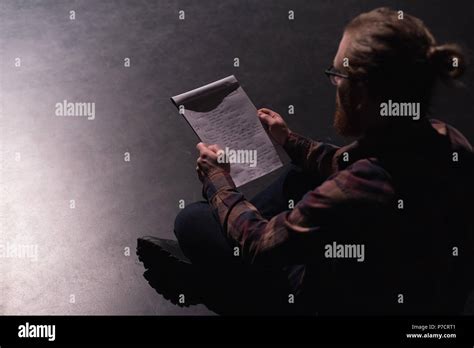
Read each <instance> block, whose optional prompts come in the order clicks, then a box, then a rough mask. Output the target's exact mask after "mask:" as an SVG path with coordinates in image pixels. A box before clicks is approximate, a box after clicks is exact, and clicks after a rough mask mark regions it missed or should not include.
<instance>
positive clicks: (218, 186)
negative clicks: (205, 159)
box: [202, 169, 236, 201]
mask: <svg viewBox="0 0 474 348" xmlns="http://www.w3.org/2000/svg"><path fill="white" fill-rule="evenodd" d="M226 188H227V189H235V188H236V186H235V183H234V180H233V179H232V177H231V176H230V173H229V172H228V171H226V170H223V169H218V170H213V171H212V172H210V173H209V174H207V175H205V176H204V180H203V187H202V194H203V197H204V198H206V199H207V200H208V201H210V200H211V199H212V197H214V195H215V194H216V193H218V192H219V191H220V190H223V189H226Z"/></svg>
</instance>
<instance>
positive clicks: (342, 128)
mask: <svg viewBox="0 0 474 348" xmlns="http://www.w3.org/2000/svg"><path fill="white" fill-rule="evenodd" d="M333 125H334V128H335V129H336V132H337V133H338V134H339V135H342V136H346V137H355V136H359V135H361V134H362V129H361V118H360V115H359V113H357V112H356V111H355V110H353V107H352V105H351V103H350V97H349V96H347V95H346V96H345V97H344V93H343V97H342V98H341V97H340V94H339V91H338V92H337V93H336V111H335V112H334V124H333Z"/></svg>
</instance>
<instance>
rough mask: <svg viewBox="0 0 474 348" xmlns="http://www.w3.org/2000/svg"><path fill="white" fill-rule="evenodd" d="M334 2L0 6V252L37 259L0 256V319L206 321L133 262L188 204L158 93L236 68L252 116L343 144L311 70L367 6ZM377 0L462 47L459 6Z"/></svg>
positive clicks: (327, 59)
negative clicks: (28, 252) (76, 110)
mask: <svg viewBox="0 0 474 348" xmlns="http://www.w3.org/2000/svg"><path fill="white" fill-rule="evenodd" d="M344 3H345V4H344V5H341V4H340V2H337V5H336V4H334V3H333V2H329V1H319V2H318V1H316V2H315V1H279V2H276V1H275V2H270V1H256V0H252V1H243V0H242V1H234V0H233V1H222V2H221V1H217V0H216V1H211V0H206V1H199V2H197V1H177V0H176V1H163V0H159V1H110V0H107V1H100V2H99V1H92V0H90V1H86V0H84V1H70V0H67V1H59V0H58V1H41V2H39V1H13V0H8V1H6V0H1V1H0V10H1V11H0V16H1V17H0V40H1V41H0V49H1V51H0V52H1V53H0V54H1V62H0V64H1V76H0V78H1V93H0V96H1V119H0V131H1V133H0V144H1V177H0V179H1V186H0V189H1V192H0V196H1V198H0V204H1V205H0V218H1V231H0V232H1V234H0V243H3V244H2V245H4V246H6V245H7V244H8V245H10V246H12V245H14V246H32V247H36V248H37V260H36V261H35V260H34V259H32V258H20V257H4V258H1V259H0V277H1V280H0V314H111V315H115V314H131V315H135V314H137V315H153V314H160V315H167V314H179V315H187V314H212V313H211V312H209V311H208V310H207V309H206V308H204V307H203V306H196V307H191V308H188V309H180V308H178V307H176V306H174V305H172V304H170V303H168V302H167V301H166V300H164V299H163V298H162V297H161V296H160V295H158V294H157V293H156V292H155V291H154V290H153V289H152V288H151V287H150V286H149V285H148V283H147V282H146V281H145V279H144V278H143V277H142V273H143V266H142V264H141V263H139V261H138V259H137V257H136V255H135V247H136V239H137V237H139V236H142V235H156V236H161V237H164V238H173V231H172V228H173V222H174V217H175V215H176V214H177V213H178V211H179V207H178V201H179V200H180V199H183V200H184V201H185V202H186V203H191V202H193V201H195V200H198V199H200V198H201V196H200V195H201V186H200V183H199V181H198V179H197V177H196V175H195V171H194V168H195V160H196V156H197V154H196V151H195V149H194V146H195V144H196V142H197V139H196V137H195V135H194V133H193V132H192V130H191V129H190V128H189V127H188V125H187V124H186V122H185V121H184V120H183V119H182V118H181V116H180V115H179V114H178V113H177V110H176V109H175V107H174V106H173V105H172V104H171V102H170V101H169V97H170V96H173V95H176V94H178V93H181V92H184V91H186V90H189V89H191V88H195V87H197V86H200V85H202V84H204V83H208V82H211V81H214V80H217V79H219V78H222V77H225V76H228V75H231V74H234V75H235V76H236V77H237V78H238V79H239V81H240V82H241V84H242V85H243V87H244V89H245V90H246V91H247V93H248V94H249V96H250V98H251V99H252V100H253V101H254V103H255V105H256V106H257V107H262V106H266V107H270V108H273V109H275V110H277V111H280V112H281V113H282V115H284V116H285V117H287V119H288V122H289V124H290V126H291V127H292V128H293V129H295V130H296V131H298V132H301V133H304V134H306V135H310V136H314V137H318V138H320V139H322V140H326V141H332V142H336V143H339V144H342V139H340V138H338V137H337V136H336V135H335V134H334V132H333V130H332V128H331V124H332V119H331V115H332V113H333V100H334V90H333V88H332V86H331V85H330V84H329V83H328V81H327V80H326V79H325V77H324V75H323V74H322V71H323V70H324V69H325V68H326V67H327V66H328V65H330V63H331V61H332V58H333V55H334V53H335V52H336V49H337V43H338V40H339V37H340V34H341V31H342V28H343V25H344V24H345V23H346V22H347V21H348V20H349V19H350V18H352V17H353V16H355V15H356V14H358V13H359V12H361V11H364V10H369V9H372V8H374V7H377V6H380V5H381V2H380V1H366V2H363V3H362V2H361V3H360V4H359V2H357V1H349V0H346V1H344ZM383 3H384V4H392V5H393V6H395V7H396V6H398V5H400V4H401V5H400V6H402V5H403V6H405V7H406V8H407V9H408V10H410V9H411V10H412V11H413V12H414V13H415V14H416V15H418V16H421V17H423V18H424V19H425V20H426V22H427V23H428V24H430V23H432V24H433V25H434V28H433V29H436V30H433V31H434V32H435V34H439V35H440V36H441V37H443V38H444V37H446V38H451V39H454V40H458V39H459V40H461V41H463V43H465V44H466V45H468V46H470V47H473V45H472V44H473V39H472V38H468V37H466V33H469V29H470V28H471V25H472V19H473V16H474V15H473V14H474V11H473V5H472V2H465V3H462V2H460V4H459V5H458V6H456V7H453V6H451V5H449V2H442V1H430V2H429V3H430V6H432V7H434V8H435V9H433V11H428V10H426V7H425V5H424V3H423V2H421V1H420V2H417V3H416V4H412V3H411V2H402V1H392V2H390V1H383ZM410 3H411V4H410ZM181 9H183V10H185V16H186V17H185V20H184V21H179V20H178V11H179V10H181ZM290 9H291V10H294V11H295V13H296V17H295V18H296V20H295V21H292V22H290V21H288V19H287V14H288V11H289V10H290ZM71 10H74V11H75V15H76V17H75V19H74V20H70V18H69V16H70V11H71ZM441 14H446V16H448V14H449V16H451V17H455V18H456V20H449V21H448V17H445V18H443V17H442V16H441ZM445 21H448V22H447V23H445ZM437 23H445V24H439V25H437ZM468 28H469V29H468ZM235 57H239V58H240V62H241V66H240V67H239V68H235V67H233V62H234V58H235ZM17 58H20V59H21V65H20V66H15V63H18V60H17ZM124 58H130V62H131V66H130V67H124V64H123V63H124ZM472 76H473V75H472V74H470V75H468V76H467V81H468V82H472ZM445 95H446V96H448V98H450V99H449V100H450V101H449V103H453V104H456V105H458V106H460V107H459V110H458V111H457V112H456V113H449V112H448V111H450V110H451V109H450V108H449V105H452V104H448V102H446V101H444V99H443V100H442V101H441V103H440V105H439V106H438V110H439V111H440V114H441V115H443V116H444V115H446V117H444V119H447V120H448V121H451V123H453V124H454V125H455V126H457V127H459V128H460V129H461V130H462V131H463V132H464V133H465V134H466V136H467V137H468V138H469V139H470V140H471V141H472V140H473V135H474V127H473V122H472V115H473V114H474V113H473V111H474V110H473V105H472V103H470V101H471V100H472V99H473V97H474V95H473V92H472V89H467V90H464V91H461V92H459V93H454V92H446V94H445ZM63 100H67V101H71V102H94V103H95V107H96V110H95V112H96V115H95V119H94V120H88V119H86V118H84V117H58V116H55V104H56V103H58V102H62V101H63ZM290 104H291V105H294V106H295V110H296V114H295V115H291V116H290V115H286V112H287V111H286V110H287V109H288V105H290ZM442 118H443V117H442ZM126 152H129V153H130V161H129V162H126V161H124V153H126ZM268 180H270V179H269V178H265V179H263V180H260V181H258V182H255V183H252V184H251V185H250V186H249V187H247V188H246V189H245V191H246V192H247V193H248V195H249V196H251V195H252V194H253V193H254V192H256V190H258V189H260V188H261V187H263V186H264V185H265V184H266V183H267V182H268ZM71 200H73V201H74V208H72V207H71V205H72V203H71ZM127 248H129V249H130V255H128V254H127V253H126V251H127ZM32 250H34V249H32Z"/></svg>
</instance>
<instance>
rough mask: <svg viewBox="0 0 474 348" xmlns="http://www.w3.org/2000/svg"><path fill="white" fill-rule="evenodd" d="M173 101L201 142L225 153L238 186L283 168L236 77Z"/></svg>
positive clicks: (188, 93) (196, 90) (185, 94)
mask: <svg viewBox="0 0 474 348" xmlns="http://www.w3.org/2000/svg"><path fill="white" fill-rule="evenodd" d="M171 99H172V101H173V103H174V104H175V105H176V106H177V107H178V109H179V110H180V113H182V114H183V116H184V117H185V118H186V120H187V121H188V123H189V124H190V125H191V127H192V128H193V129H194V131H195V132H196V134H197V135H198V137H199V138H200V139H201V141H202V142H204V143H206V144H217V145H219V147H220V148H221V149H222V150H224V153H225V154H226V155H227V160H228V161H229V162H230V168H231V171H230V174H231V176H232V179H233V180H234V182H235V184H236V186H237V187H239V186H242V185H244V184H246V183H248V182H250V181H252V180H255V179H257V178H259V177H261V176H264V175H266V174H268V173H270V172H272V171H274V170H276V169H278V168H280V167H282V166H283V163H282V161H281V159H280V156H279V155H278V152H277V150H276V148H275V146H274V145H273V143H272V141H271V140H270V138H269V136H268V134H267V133H266V131H265V129H264V128H263V126H262V124H261V123H260V120H259V118H258V116H257V109H256V108H255V106H254V105H253V103H252V101H251V100H250V99H249V97H248V96H247V94H246V93H245V91H244V90H243V89H242V87H241V86H240V85H239V83H238V81H237V79H236V78H235V77H234V76H233V75H232V76H229V77H226V78H224V79H222V80H219V81H216V82H213V83H211V84H208V85H206V86H203V87H200V88H197V89H195V90H192V91H189V92H186V93H183V94H180V95H177V96H175V97H172V98H171Z"/></svg>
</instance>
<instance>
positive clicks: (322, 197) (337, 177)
mask: <svg viewBox="0 0 474 348" xmlns="http://www.w3.org/2000/svg"><path fill="white" fill-rule="evenodd" d="M419 122H420V124H421V123H422V122H426V125H427V126H426V127H425V130H426V128H430V131H427V132H428V133H429V132H431V133H435V134H436V135H438V134H440V135H442V136H444V138H447V139H449V142H450V143H451V144H452V148H453V149H457V148H459V149H467V151H468V152H469V151H472V147H471V145H470V144H469V143H468V141H467V140H466V139H465V138H464V137H463V136H462V135H461V133H459V132H458V131H457V130H455V129H454V128H452V127H450V126H448V125H446V124H444V123H442V122H440V121H436V120H431V121H428V120H420V121H419ZM420 127H421V128H423V126H420ZM433 129H435V130H436V132H432V131H433ZM431 133H430V134H431ZM418 135H419V134H418V133H416V134H415V136H414V139H416V138H417V137H418ZM392 140H396V141H398V143H400V142H403V140H404V137H401V136H400V134H394V139H392ZM382 142H383V140H382ZM367 143H368V144H369V145H367V144H366V142H365V140H364V139H361V140H359V141H356V142H354V143H352V144H350V145H348V146H344V147H340V148H339V147H336V146H333V145H329V144H326V143H322V142H318V141H313V140H310V139H307V138H305V137H303V136H301V135H298V134H296V133H291V134H290V136H289V138H288V140H287V142H286V143H285V145H284V148H285V150H286V151H287V153H288V155H289V156H290V158H291V159H292V162H293V163H294V164H296V165H297V166H299V167H301V168H302V169H303V170H304V171H306V172H308V173H309V174H310V175H315V176H318V177H319V178H322V180H323V183H322V184H321V185H320V186H318V187H316V188H314V190H312V191H309V192H308V193H307V194H306V195H304V197H303V198H302V199H301V201H299V202H298V203H297V204H296V205H295V207H294V209H291V210H290V209H289V210H288V211H284V212H282V213H280V214H278V215H276V216H274V217H273V218H271V219H270V220H266V219H265V218H263V217H262V215H261V214H260V213H259V211H258V210H257V209H256V208H255V206H253V205H252V204H251V203H250V202H249V201H247V200H246V199H245V197H244V196H243V194H242V193H240V192H239V191H238V190H237V189H236V187H235V185H234V182H233V181H232V178H231V177H230V175H229V174H228V173H226V172H222V171H221V172H217V173H215V174H213V175H212V176H210V177H207V178H205V180H204V186H203V196H204V197H205V198H207V200H208V202H209V204H210V205H211V207H213V209H214V211H215V213H216V214H217V216H218V217H219V220H220V223H221V224H222V227H223V229H224V231H225V232H226V234H227V236H228V237H229V238H230V239H231V240H232V241H234V242H236V243H238V245H240V248H241V251H242V256H243V258H244V259H245V260H247V261H248V262H251V263H259V264H263V265H272V266H283V265H289V264H306V263H308V262H311V260H312V259H314V258H315V257H316V256H315V255H321V253H323V251H322V249H321V244H322V243H321V242H322V240H324V239H327V240H333V239H331V238H334V234H335V233H336V232H335V230H336V229H337V228H339V227H340V226H341V224H344V223H348V225H346V228H350V227H351V226H354V228H356V226H359V225H360V224H361V223H364V221H358V220H364V219H365V220H370V219H371V217H370V212H374V211H376V212H380V211H385V212H387V211H388V212H390V213H393V212H394V211H395V210H396V207H397V198H400V195H402V194H403V192H402V191H403V190H400V192H397V188H396V187H397V183H396V180H394V179H393V177H392V175H391V174H392V172H389V171H388V170H387V169H386V168H385V167H386V166H385V162H384V161H383V158H384V157H386V156H385V155H384V154H381V153H380V151H378V149H379V148H381V147H383V146H378V144H376V145H375V146H374V144H373V142H372V143H371V142H367ZM398 143H397V144H398ZM407 144H408V143H407ZM407 146H409V147H411V148H408V149H406V151H407V153H408V151H412V150H413V144H412V143H410V144H409V145H407ZM430 146H431V145H430ZM396 147H397V150H394V151H398V150H399V147H400V148H403V144H402V145H396ZM450 148H451V147H450ZM420 151H422V150H420ZM433 151H434V150H433ZM386 152H388V153H390V151H386ZM448 155H449V156H450V155H451V153H449V154H448ZM414 162H416V160H415V161H414ZM387 166H388V167H390V165H387ZM269 203H270V204H271V202H269ZM348 211H351V212H352V214H350V219H351V221H350V222H349V221H344V220H345V219H347V218H348V216H347V212H348ZM369 223H370V221H369ZM387 224H390V222H387ZM388 227H390V226H388ZM380 232H381V231H379V234H381V233H380Z"/></svg>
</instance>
